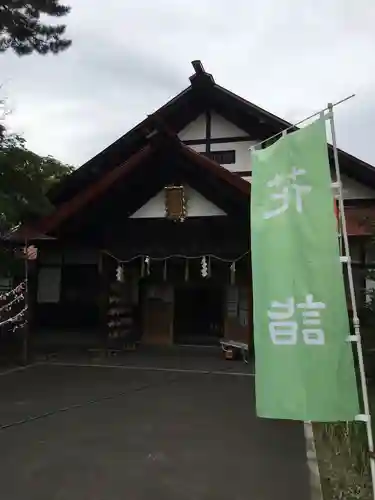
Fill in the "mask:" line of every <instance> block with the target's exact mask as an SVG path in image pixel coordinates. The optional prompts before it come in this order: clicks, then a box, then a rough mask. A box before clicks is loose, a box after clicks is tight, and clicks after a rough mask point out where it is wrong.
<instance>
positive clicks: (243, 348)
mask: <svg viewBox="0 0 375 500" xmlns="http://www.w3.org/2000/svg"><path fill="white" fill-rule="evenodd" d="M220 344H221V348H222V350H223V352H224V353H229V352H236V351H240V352H241V356H242V359H243V361H244V362H245V363H248V362H249V346H248V345H247V344H245V343H244V342H238V341H237V340H229V339H221V340H220Z"/></svg>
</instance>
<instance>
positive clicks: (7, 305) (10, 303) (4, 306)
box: [0, 294, 25, 313]
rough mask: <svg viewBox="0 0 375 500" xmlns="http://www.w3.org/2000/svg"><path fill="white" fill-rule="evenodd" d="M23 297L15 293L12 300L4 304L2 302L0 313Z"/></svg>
mask: <svg viewBox="0 0 375 500" xmlns="http://www.w3.org/2000/svg"><path fill="white" fill-rule="evenodd" d="M24 298H25V297H24V295H23V294H20V295H17V296H16V297H15V298H14V299H13V300H11V301H10V302H7V303H6V304H4V305H3V306H1V307H0V313H1V312H2V311H4V310H7V309H8V308H9V307H10V306H11V305H12V304H17V302H20V301H21V300H24Z"/></svg>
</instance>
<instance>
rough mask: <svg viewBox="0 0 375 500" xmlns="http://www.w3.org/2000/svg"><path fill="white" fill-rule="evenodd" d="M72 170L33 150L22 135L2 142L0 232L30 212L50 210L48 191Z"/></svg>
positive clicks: (0, 160) (10, 137)
mask: <svg viewBox="0 0 375 500" xmlns="http://www.w3.org/2000/svg"><path fill="white" fill-rule="evenodd" d="M71 171H72V167H69V166H67V165H64V164H63V163H61V162H59V161H58V160H55V159H54V158H52V157H51V156H46V157H42V156H39V155H37V154H36V153H33V152H32V151H29V150H28V149H26V148H25V145H24V141H23V140H22V139H21V138H19V137H18V136H6V139H5V140H3V143H2V144H1V145H0V186H1V187H0V231H1V230H3V231H4V230H6V229H9V228H10V227H11V226H14V225H15V224H18V223H19V222H20V221H21V220H22V219H24V217H25V216H27V215H34V214H36V215H44V214H46V213H48V212H49V211H50V210H51V209H52V207H51V205H50V203H49V201H48V198H47V197H46V196H45V194H46V192H47V191H48V189H49V188H50V187H51V186H52V185H53V184H55V183H56V182H58V181H59V180H60V179H61V178H62V177H64V176H65V175H67V174H68V173H70V172H71Z"/></svg>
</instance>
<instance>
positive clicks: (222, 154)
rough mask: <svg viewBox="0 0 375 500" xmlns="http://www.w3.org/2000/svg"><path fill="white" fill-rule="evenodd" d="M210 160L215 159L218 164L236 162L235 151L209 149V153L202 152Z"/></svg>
mask: <svg viewBox="0 0 375 500" xmlns="http://www.w3.org/2000/svg"><path fill="white" fill-rule="evenodd" d="M202 154H203V155H204V156H207V158H209V159H210V160H213V161H216V163H219V164H220V165H230V164H232V163H236V152H235V151H234V149H231V150H227V151H210V152H209V153H207V152H206V153H202Z"/></svg>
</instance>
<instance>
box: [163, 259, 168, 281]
mask: <svg viewBox="0 0 375 500" xmlns="http://www.w3.org/2000/svg"><path fill="white" fill-rule="evenodd" d="M163 280H164V281H167V260H165V261H164V267H163Z"/></svg>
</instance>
